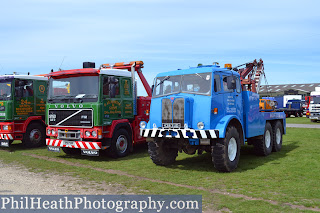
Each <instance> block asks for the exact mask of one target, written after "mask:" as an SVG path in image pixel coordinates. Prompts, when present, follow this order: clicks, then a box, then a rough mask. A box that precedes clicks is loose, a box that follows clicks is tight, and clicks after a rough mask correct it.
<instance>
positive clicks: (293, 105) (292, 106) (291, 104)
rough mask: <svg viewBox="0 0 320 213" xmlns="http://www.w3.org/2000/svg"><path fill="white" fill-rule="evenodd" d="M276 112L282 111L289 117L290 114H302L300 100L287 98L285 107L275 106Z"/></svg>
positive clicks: (298, 115)
mask: <svg viewBox="0 0 320 213" xmlns="http://www.w3.org/2000/svg"><path fill="white" fill-rule="evenodd" d="M276 111H277V112H284V113H285V114H286V117H287V118H288V117H290V116H291V115H293V116H295V117H302V116H303V107H302V102H301V100H288V101H287V104H286V107H285V108H277V109H276Z"/></svg>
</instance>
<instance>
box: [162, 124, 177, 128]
mask: <svg viewBox="0 0 320 213" xmlns="http://www.w3.org/2000/svg"><path fill="white" fill-rule="evenodd" d="M162 128H164V129H171V128H174V129H179V128H181V124H180V123H163V124H162Z"/></svg>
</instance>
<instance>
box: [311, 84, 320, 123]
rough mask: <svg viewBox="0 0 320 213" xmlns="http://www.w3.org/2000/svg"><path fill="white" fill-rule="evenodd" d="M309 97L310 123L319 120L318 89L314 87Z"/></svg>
mask: <svg viewBox="0 0 320 213" xmlns="http://www.w3.org/2000/svg"><path fill="white" fill-rule="evenodd" d="M310 96H311V98H310V105H309V112H310V115H309V118H310V120H311V121H312V122H316V121H318V120H320V87H316V88H315V91H313V92H311V94H310Z"/></svg>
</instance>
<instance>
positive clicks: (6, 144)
mask: <svg viewBox="0 0 320 213" xmlns="http://www.w3.org/2000/svg"><path fill="white" fill-rule="evenodd" d="M0 146H2V147H9V141H1V142H0Z"/></svg>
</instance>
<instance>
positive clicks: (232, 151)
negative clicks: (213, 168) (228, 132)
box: [228, 138, 237, 161]
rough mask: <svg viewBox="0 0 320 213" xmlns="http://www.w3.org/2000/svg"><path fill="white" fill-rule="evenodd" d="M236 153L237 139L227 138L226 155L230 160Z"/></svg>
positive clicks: (232, 159)
mask: <svg viewBox="0 0 320 213" xmlns="http://www.w3.org/2000/svg"><path fill="white" fill-rule="evenodd" d="M236 155H237V141H236V139H235V138H231V139H230V140H229V145H228V157H229V160H230V161H234V159H235V158H236Z"/></svg>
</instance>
